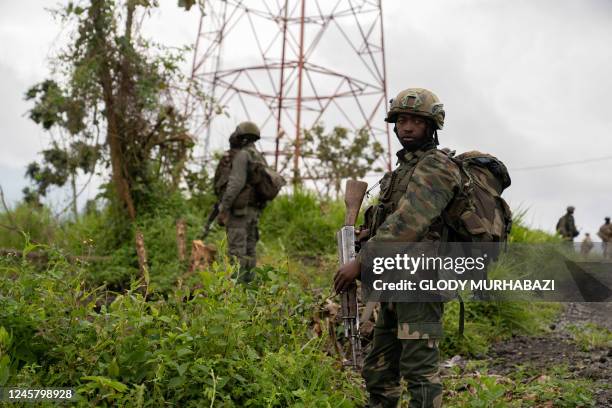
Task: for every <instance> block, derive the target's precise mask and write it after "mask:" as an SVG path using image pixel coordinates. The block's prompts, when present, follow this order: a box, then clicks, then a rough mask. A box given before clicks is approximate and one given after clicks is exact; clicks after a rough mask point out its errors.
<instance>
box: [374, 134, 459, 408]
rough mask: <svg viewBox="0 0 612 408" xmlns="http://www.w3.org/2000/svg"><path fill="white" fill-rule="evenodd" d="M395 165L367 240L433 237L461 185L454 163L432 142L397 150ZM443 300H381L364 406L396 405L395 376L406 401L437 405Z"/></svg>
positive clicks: (436, 236)
mask: <svg viewBox="0 0 612 408" xmlns="http://www.w3.org/2000/svg"><path fill="white" fill-rule="evenodd" d="M398 159H399V166H398V167H397V168H396V169H395V170H394V171H393V172H391V173H387V174H386V175H385V176H384V177H383V179H382V180H381V193H380V197H379V205H377V206H375V207H374V211H373V214H370V217H369V225H367V226H368V227H369V228H370V231H371V238H370V240H372V241H395V242H398V241H403V242H419V241H437V240H440V239H441V238H442V237H441V228H440V225H441V222H442V221H441V214H442V212H443V211H444V209H445V208H446V207H447V206H448V204H449V203H450V202H451V201H452V200H453V198H454V197H455V195H456V194H457V192H458V191H460V190H461V173H460V170H459V168H458V166H457V165H456V164H455V163H454V162H453V161H452V160H451V159H450V158H449V157H448V155H446V154H445V153H444V152H442V151H439V150H437V149H435V145H434V144H433V143H430V144H427V145H425V146H423V147H422V148H421V149H420V150H417V151H414V152H406V151H404V150H402V151H400V152H398ZM443 310H444V306H443V304H442V303H393V304H385V303H383V304H382V305H381V314H380V315H379V318H378V321H377V323H376V328H375V330H374V340H373V346H372V350H371V351H370V353H369V354H368V356H367V357H366V359H365V361H364V367H363V371H362V374H363V377H364V379H365V380H366V388H367V390H368V392H369V405H368V406H369V407H395V406H396V405H397V402H398V399H399V397H400V395H401V391H402V390H401V387H400V378H404V379H405V380H406V382H407V389H408V392H409V393H410V396H411V399H410V407H439V406H440V405H441V399H442V385H441V384H440V379H439V376H438V362H439V351H438V339H440V338H441V337H442V335H443V332H442V314H443Z"/></svg>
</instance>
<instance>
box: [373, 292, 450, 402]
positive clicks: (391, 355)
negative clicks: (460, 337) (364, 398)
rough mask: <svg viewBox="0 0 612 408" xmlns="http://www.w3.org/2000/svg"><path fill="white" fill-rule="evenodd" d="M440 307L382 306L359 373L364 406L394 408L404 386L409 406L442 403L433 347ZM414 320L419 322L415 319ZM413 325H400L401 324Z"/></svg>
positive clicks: (435, 347)
mask: <svg viewBox="0 0 612 408" xmlns="http://www.w3.org/2000/svg"><path fill="white" fill-rule="evenodd" d="M442 312H443V305H442V304H441V303H395V304H393V303H382V304H381V310H380V315H379V316H378V320H377V321H376V326H375V328H374V339H373V340H372V342H373V345H372V350H371V351H370V353H369V354H368V355H367V357H366V359H365V361H364V364H363V370H362V375H363V378H364V379H365V382H366V389H367V391H368V393H369V401H368V405H367V406H368V407H371V408H373V407H376V408H379V407H380V408H387V407H389V408H390V407H396V406H397V404H398V401H399V399H400V397H401V395H402V386H401V383H400V380H401V379H404V381H405V382H406V384H407V391H408V393H409V394H410V405H409V406H410V407H411V408H417V407H419V408H430V407H434V408H437V407H440V406H441V405H442V384H441V381H440V376H439V367H438V364H439V359H440V353H439V349H438V342H439V338H440V337H441V336H442V324H441V317H442ZM417 318H419V319H418V320H417ZM407 320H409V321H411V322H415V323H402V322H405V321H407Z"/></svg>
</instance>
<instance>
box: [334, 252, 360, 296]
mask: <svg viewBox="0 0 612 408" xmlns="http://www.w3.org/2000/svg"><path fill="white" fill-rule="evenodd" d="M360 274H361V265H360V263H359V261H357V260H356V259H353V260H352V261H350V262H347V263H345V264H344V265H342V266H341V267H340V268H338V271H337V272H336V275H334V290H335V291H336V293H342V292H343V291H345V290H346V289H347V288H348V287H349V286H350V285H351V284H352V283H353V282H354V281H355V279H357V277H358V276H359V275H360Z"/></svg>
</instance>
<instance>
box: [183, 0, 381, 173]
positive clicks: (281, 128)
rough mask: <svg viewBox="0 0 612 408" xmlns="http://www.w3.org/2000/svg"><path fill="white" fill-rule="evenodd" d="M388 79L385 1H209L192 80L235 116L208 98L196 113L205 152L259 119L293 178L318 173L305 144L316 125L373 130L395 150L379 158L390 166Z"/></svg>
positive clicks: (264, 144)
mask: <svg viewBox="0 0 612 408" xmlns="http://www.w3.org/2000/svg"><path fill="white" fill-rule="evenodd" d="M385 76H386V67H385V52H384V30H383V19H382V6H381V0H207V1H206V2H205V9H204V13H203V14H202V15H201V18H200V22H199V29H198V36H197V38H196V42H195V47H194V56H193V65H192V78H193V79H194V80H196V81H200V83H201V85H202V86H203V89H205V93H206V94H207V95H208V96H211V97H213V98H214V99H215V100H216V103H217V104H219V105H221V106H223V107H224V109H225V112H226V113H227V114H228V116H225V115H215V112H214V108H213V106H212V105H211V104H204V103H199V106H198V107H197V108H196V109H194V110H192V111H191V112H190V113H191V116H192V118H195V120H196V121H197V123H196V124H195V128H196V135H197V136H198V137H199V139H200V140H201V141H202V142H203V150H204V157H205V158H208V157H209V151H210V150H211V149H212V148H216V147H219V148H220V147H222V146H224V145H226V143H227V142H226V140H227V137H228V136H229V134H230V133H231V132H232V131H233V130H234V129H235V126H236V124H237V123H238V122H240V121H243V120H252V121H254V122H255V123H257V124H258V125H259V126H260V127H261V129H262V139H261V141H260V142H259V145H260V148H262V150H263V151H264V152H265V153H266V155H269V156H272V157H273V163H274V166H275V167H276V168H277V169H278V170H280V171H282V172H287V171H288V170H290V169H291V168H292V170H293V177H294V180H297V179H298V178H300V179H309V178H313V177H312V176H311V171H310V166H313V165H316V163H312V162H311V163H310V164H309V160H308V158H304V157H303V155H301V154H300V144H301V143H300V142H301V137H302V136H303V133H302V132H303V129H310V128H312V127H313V126H314V125H315V124H323V125H324V126H325V127H326V129H328V130H331V129H332V128H333V127H334V126H343V127H346V128H348V129H350V130H353V131H357V130H359V129H361V128H364V127H365V128H366V129H367V130H368V131H369V133H370V134H371V137H373V138H375V139H376V140H377V141H379V142H380V143H381V144H382V145H383V146H385V147H386V149H387V154H385V155H384V156H383V157H380V158H379V159H378V160H379V162H378V163H377V164H378V165H379V166H381V167H384V168H390V163H391V156H390V138H389V129H388V126H387V125H386V124H385V122H384V121H383V118H384V112H385V108H386V102H387V100H388V98H387V89H386V77H385ZM192 101H193V99H192ZM289 157H290V160H289V159H288V158H289ZM269 162H270V160H269Z"/></svg>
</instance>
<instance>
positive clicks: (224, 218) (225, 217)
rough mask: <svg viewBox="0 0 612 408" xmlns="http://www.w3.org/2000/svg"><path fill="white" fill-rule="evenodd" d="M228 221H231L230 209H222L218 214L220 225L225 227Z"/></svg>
mask: <svg viewBox="0 0 612 408" xmlns="http://www.w3.org/2000/svg"><path fill="white" fill-rule="evenodd" d="M228 221H229V212H228V211H221V212H220V213H219V215H217V222H218V223H219V225H220V226H222V227H224V226H225V225H226V224H227V222H228Z"/></svg>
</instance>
